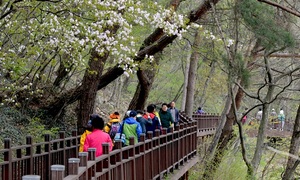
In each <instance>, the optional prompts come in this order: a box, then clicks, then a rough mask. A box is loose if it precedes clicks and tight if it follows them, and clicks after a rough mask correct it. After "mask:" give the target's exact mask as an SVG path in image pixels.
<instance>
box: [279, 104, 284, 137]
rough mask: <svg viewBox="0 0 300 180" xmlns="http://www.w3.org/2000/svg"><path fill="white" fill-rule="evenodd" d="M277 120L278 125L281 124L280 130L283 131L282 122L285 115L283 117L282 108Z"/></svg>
mask: <svg viewBox="0 0 300 180" xmlns="http://www.w3.org/2000/svg"><path fill="white" fill-rule="evenodd" d="M278 120H279V121H280V123H281V128H280V130H281V131H283V128H284V121H285V115H284V111H283V109H282V108H281V109H280V111H279V115H278Z"/></svg>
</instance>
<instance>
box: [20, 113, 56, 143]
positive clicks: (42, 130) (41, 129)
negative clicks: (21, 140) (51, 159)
mask: <svg viewBox="0 0 300 180" xmlns="http://www.w3.org/2000/svg"><path fill="white" fill-rule="evenodd" d="M24 130H25V132H26V133H27V134H29V135H31V136H32V137H33V139H34V141H35V142H43V141H44V134H49V135H50V136H51V137H52V138H57V134H58V131H59V128H58V127H52V128H50V129H46V127H45V125H44V124H43V123H42V121H41V119H39V118H32V119H31V120H30V122H29V124H28V125H27V126H26V127H25V129H24Z"/></svg>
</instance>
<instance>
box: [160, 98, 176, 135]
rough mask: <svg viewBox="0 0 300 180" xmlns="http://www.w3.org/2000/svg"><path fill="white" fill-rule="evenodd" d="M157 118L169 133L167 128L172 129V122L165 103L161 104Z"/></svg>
mask: <svg viewBox="0 0 300 180" xmlns="http://www.w3.org/2000/svg"><path fill="white" fill-rule="evenodd" d="M159 117H160V120H161V125H162V127H163V128H167V129H168V132H169V131H170V130H169V128H171V127H173V123H174V120H173V117H172V115H171V113H170V112H169V111H168V105H167V103H163V104H162V106H161V109H160V111H159Z"/></svg>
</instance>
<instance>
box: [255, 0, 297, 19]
mask: <svg viewBox="0 0 300 180" xmlns="http://www.w3.org/2000/svg"><path fill="white" fill-rule="evenodd" d="M258 1H259V2H263V3H266V4H269V5H271V6H274V7H277V8H280V9H282V10H284V11H286V12H288V13H290V14H293V15H295V16H298V17H299V18H300V13H298V12H297V11H294V10H292V9H290V8H287V7H285V6H282V5H281V4H278V3H276V2H273V1H269V0H258Z"/></svg>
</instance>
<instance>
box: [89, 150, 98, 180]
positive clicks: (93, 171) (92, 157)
mask: <svg viewBox="0 0 300 180" xmlns="http://www.w3.org/2000/svg"><path fill="white" fill-rule="evenodd" d="M88 153H89V155H88V158H89V161H95V160H96V148H88ZM95 174H96V164H94V165H93V167H91V170H89V172H88V178H89V179H91V177H93V176H95Z"/></svg>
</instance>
